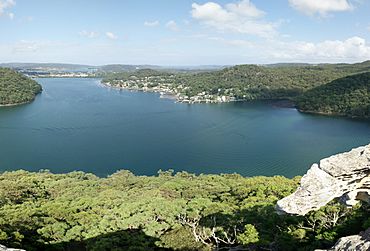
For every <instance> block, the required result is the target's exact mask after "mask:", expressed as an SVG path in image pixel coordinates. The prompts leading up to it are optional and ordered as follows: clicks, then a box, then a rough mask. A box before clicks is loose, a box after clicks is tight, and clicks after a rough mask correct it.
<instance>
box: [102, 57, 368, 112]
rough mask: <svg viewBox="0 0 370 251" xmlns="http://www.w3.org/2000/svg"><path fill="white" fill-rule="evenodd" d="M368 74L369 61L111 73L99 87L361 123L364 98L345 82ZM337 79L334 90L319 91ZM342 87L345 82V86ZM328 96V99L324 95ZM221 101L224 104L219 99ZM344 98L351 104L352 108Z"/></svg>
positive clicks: (365, 99) (365, 93) (328, 88)
mask: <svg viewBox="0 0 370 251" xmlns="http://www.w3.org/2000/svg"><path fill="white" fill-rule="evenodd" d="M369 71H370V61H366V62H363V63H358V64H322V65H306V64H302V65H300V64H277V65H270V66H259V65H238V66H234V67H230V68H225V69H223V70H219V71H213V72H201V73H165V72H159V71H154V70H140V71H136V72H131V73H116V74H111V75H108V76H107V77H106V78H105V79H103V82H109V83H111V84H112V83H113V85H114V83H115V82H117V83H118V86H122V83H124V84H123V86H125V87H129V88H133V89H138V90H141V89H142V88H143V87H144V89H143V90H145V88H147V89H150V90H154V91H155V90H160V91H164V92H170V93H172V94H174V95H176V96H177V97H178V101H179V102H182V101H187V102H189V103H196V102H208V101H209V102H228V101H234V100H245V101H248V100H263V99H291V100H293V101H297V102H298V103H297V105H298V106H299V107H300V108H301V110H302V111H310V112H318V113H323V114H333V113H335V114H342V115H348V116H354V115H355V116H360V117H363V116H367V112H366V111H364V110H366V109H367V108H366V107H368V106H369V105H370V103H369V99H368V92H367V91H366V92H364V91H365V89H366V88H365V89H362V90H357V91H354V90H353V89H354V88H358V84H356V83H354V82H356V81H357V80H358V78H357V77H354V78H353V79H352V78H344V77H347V76H351V75H356V74H361V73H364V72H369ZM366 78H369V75H366V74H365V75H361V81H362V83H363V82H364V81H365V79H366ZM337 79H338V82H336V84H330V85H329V87H323V88H321V86H324V85H326V84H328V83H331V82H332V81H334V80H337ZM339 79H341V80H339ZM120 81H121V82H120ZM346 81H348V82H347V83H344V82H346ZM120 83H121V84H120ZM353 85H356V86H353ZM348 88H350V89H348ZM366 90H367V89H366ZM328 92H332V94H330V95H328ZM348 92H350V93H351V94H350V95H349V94H348ZM315 95H316V97H319V96H320V97H324V96H325V99H324V100H326V105H324V103H320V104H314V102H316V101H317V100H318V98H315ZM343 95H345V96H343ZM356 95H360V96H359V100H357V101H355V100H353V99H356ZM223 96H224V97H226V98H224V99H222V98H221V97H223ZM349 96H351V98H350V97H349ZM349 98H350V99H352V101H351V102H350V101H349ZM344 100H345V101H344ZM338 102H340V103H338ZM343 102H346V104H344V103H343ZM354 105H356V107H354ZM358 105H362V107H358ZM365 106H366V107H365Z"/></svg>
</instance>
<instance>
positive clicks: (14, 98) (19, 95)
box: [0, 68, 42, 105]
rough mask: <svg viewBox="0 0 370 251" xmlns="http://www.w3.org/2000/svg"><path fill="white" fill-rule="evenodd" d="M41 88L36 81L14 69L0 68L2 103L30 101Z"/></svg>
mask: <svg viewBox="0 0 370 251" xmlns="http://www.w3.org/2000/svg"><path fill="white" fill-rule="evenodd" d="M41 90H42V88H41V86H40V85H39V84H38V83H37V82H36V81H34V80H32V79H30V78H28V77H26V76H24V75H22V74H20V73H17V72H15V71H13V70H10V69H6V68H0V105H13V104H22V103H27V102H30V101H32V100H34V98H35V96H36V95H37V94H38V93H40V92H41Z"/></svg>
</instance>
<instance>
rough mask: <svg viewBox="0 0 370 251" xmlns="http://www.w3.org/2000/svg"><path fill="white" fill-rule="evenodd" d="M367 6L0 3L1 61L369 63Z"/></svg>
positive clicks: (256, 0) (291, 1)
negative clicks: (367, 61) (365, 61)
mask: <svg viewBox="0 0 370 251" xmlns="http://www.w3.org/2000/svg"><path fill="white" fill-rule="evenodd" d="M369 14H370V1H368V0H236V1H235V0H214V1H203V0H156V1H153V0H121V1H118V0H105V1H103V0H89V1H87V0H84V1H82V0H73V1H71V0H63V1H50V0H0V30H1V36H0V62H64V63H81V64H92V65H102V64H112V63H122V64H156V65H231V64H243V63H256V64H263V63H276V62H310V63H319V62H329V63H331V62H359V61H364V60H369V59H370V15H369Z"/></svg>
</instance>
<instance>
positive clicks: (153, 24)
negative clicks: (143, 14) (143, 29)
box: [144, 20, 159, 27]
mask: <svg viewBox="0 0 370 251" xmlns="http://www.w3.org/2000/svg"><path fill="white" fill-rule="evenodd" d="M144 25H145V26H148V27H155V26H158V25H159V21H158V20H155V21H145V22H144Z"/></svg>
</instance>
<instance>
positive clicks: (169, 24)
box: [166, 20, 179, 31]
mask: <svg viewBox="0 0 370 251" xmlns="http://www.w3.org/2000/svg"><path fill="white" fill-rule="evenodd" d="M166 27H167V28H168V29H170V30H172V31H178V30H179V27H178V26H177V23H176V22H175V21H173V20H171V21H168V22H167V23H166Z"/></svg>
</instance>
